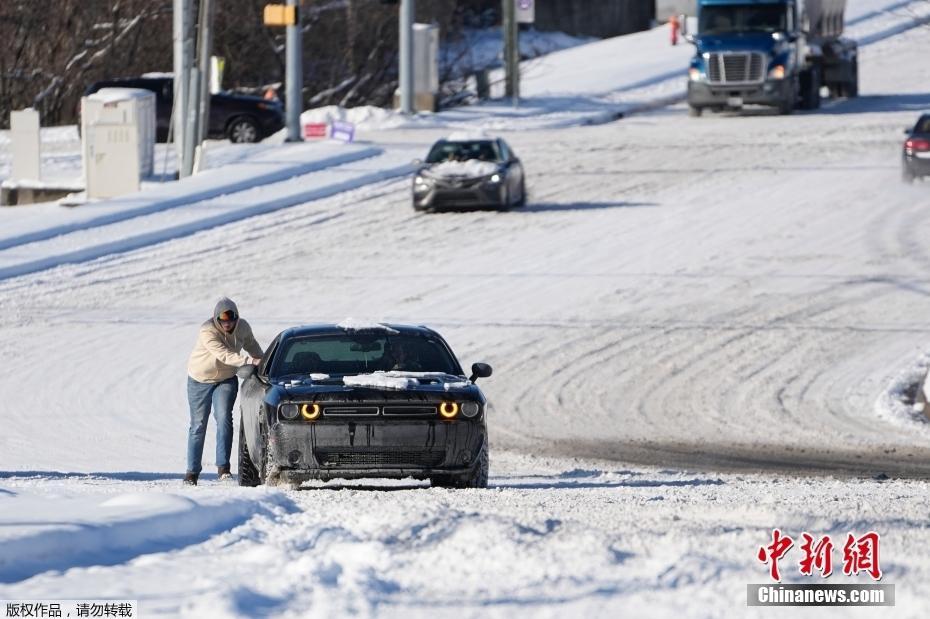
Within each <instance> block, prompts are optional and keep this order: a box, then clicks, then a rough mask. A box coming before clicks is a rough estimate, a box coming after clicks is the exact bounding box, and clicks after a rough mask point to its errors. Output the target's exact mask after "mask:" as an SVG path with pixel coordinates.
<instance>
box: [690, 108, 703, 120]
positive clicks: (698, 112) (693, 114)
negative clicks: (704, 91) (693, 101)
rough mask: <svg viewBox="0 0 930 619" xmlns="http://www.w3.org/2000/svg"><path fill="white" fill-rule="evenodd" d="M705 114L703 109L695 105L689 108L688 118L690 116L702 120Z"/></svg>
mask: <svg viewBox="0 0 930 619" xmlns="http://www.w3.org/2000/svg"><path fill="white" fill-rule="evenodd" d="M703 113H704V108H702V107H697V106H694V105H689V106H688V116H690V117H691V118H700V116H701V114H703Z"/></svg>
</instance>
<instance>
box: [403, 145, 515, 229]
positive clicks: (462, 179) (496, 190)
mask: <svg viewBox="0 0 930 619" xmlns="http://www.w3.org/2000/svg"><path fill="white" fill-rule="evenodd" d="M525 203H526V179H525V177H524V173H523V165H522V164H521V163H520V160H519V159H518V158H517V156H516V154H514V152H513V149H511V148H510V147H509V146H508V145H507V143H506V142H505V141H504V140H502V139H501V138H491V137H487V136H484V135H469V134H453V135H451V136H449V137H448V138H444V139H441V140H439V141H438V142H436V143H435V144H433V146H432V148H430V151H429V154H427V156H426V161H424V162H422V163H421V164H420V166H419V169H418V170H417V172H416V174H415V175H414V177H413V208H414V210H417V211H425V210H441V209H466V208H486V207H492V208H504V209H506V208H510V207H512V206H523V205H524V204H525Z"/></svg>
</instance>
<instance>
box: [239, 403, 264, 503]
mask: <svg viewBox="0 0 930 619" xmlns="http://www.w3.org/2000/svg"><path fill="white" fill-rule="evenodd" d="M259 484H261V478H260V477H259V474H258V469H257V468H255V464H254V463H253V462H252V458H251V457H250V456H249V445H248V443H246V441H245V428H243V426H242V415H239V485H240V486H247V487H249V488H254V487H255V486H258V485H259Z"/></svg>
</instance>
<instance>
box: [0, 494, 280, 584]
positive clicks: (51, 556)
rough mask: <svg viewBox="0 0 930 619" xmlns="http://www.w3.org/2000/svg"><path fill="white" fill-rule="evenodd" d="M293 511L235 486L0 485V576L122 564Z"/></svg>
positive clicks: (268, 496)
mask: <svg viewBox="0 0 930 619" xmlns="http://www.w3.org/2000/svg"><path fill="white" fill-rule="evenodd" d="M14 498H15V500H14ZM296 509H297V508H296V507H295V506H294V504H293V503H292V502H291V501H290V499H288V498H287V497H286V496H284V495H283V494H281V493H280V492H275V491H261V490H259V491H252V489H248V490H245V489H242V490H239V489H238V488H226V489H223V490H222V491H221V492H214V491H212V490H210V489H208V488H203V487H200V488H197V489H192V490H191V491H190V492H188V493H185V494H175V493H171V492H151V491H149V492H144V493H143V492H133V493H126V494H116V495H106V494H97V493H84V492H80V490H79V488H78V486H76V485H75V486H71V487H69V488H66V489H62V488H56V489H55V490H52V491H49V490H48V489H47V488H45V487H43V492H41V493H40V492H38V491H33V490H32V489H31V488H27V489H25V490H23V489H19V488H18V489H17V490H15V491H13V490H4V489H0V582H16V581H19V580H23V579H24V578H28V577H30V576H32V575H34V574H38V573H40V572H44V571H48V570H66V569H68V568H71V567H77V566H86V565H114V564H117V563H123V562H126V561H128V560H130V559H132V558H133V557H137V556H139V555H143V554H149V553H154V552H161V551H165V550H171V549H174V548H178V547H182V546H187V545H189V544H193V543H199V542H201V541H203V540H205V539H207V538H209V537H210V536H212V535H215V534H217V533H219V532H222V531H225V530H227V529H231V528H233V527H235V526H238V525H240V524H242V523H244V522H245V521H247V520H249V519H250V518H252V517H253V516H256V515H261V516H274V515H281V514H284V513H290V512H293V511H296Z"/></svg>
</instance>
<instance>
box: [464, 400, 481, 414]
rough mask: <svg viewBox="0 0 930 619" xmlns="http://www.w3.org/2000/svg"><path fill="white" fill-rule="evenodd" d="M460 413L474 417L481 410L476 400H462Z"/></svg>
mask: <svg viewBox="0 0 930 619" xmlns="http://www.w3.org/2000/svg"><path fill="white" fill-rule="evenodd" d="M461 408H462V414H463V415H465V416H466V417H469V418H471V417H474V416H475V415H477V414H478V411H480V410H481V407H480V406H478V403H477V402H462V407H461Z"/></svg>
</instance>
